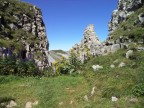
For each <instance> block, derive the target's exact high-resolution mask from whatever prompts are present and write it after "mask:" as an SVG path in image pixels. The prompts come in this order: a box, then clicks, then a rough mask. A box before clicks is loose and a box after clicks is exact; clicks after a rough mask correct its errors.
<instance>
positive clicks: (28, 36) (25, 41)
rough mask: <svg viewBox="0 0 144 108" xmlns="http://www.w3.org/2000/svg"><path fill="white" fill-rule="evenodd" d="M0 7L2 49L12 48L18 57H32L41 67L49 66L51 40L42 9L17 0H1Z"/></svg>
mask: <svg viewBox="0 0 144 108" xmlns="http://www.w3.org/2000/svg"><path fill="white" fill-rule="evenodd" d="M0 7H1V9H0V11H1V14H0V29H1V31H0V35H1V37H0V39H1V41H0V47H1V48H0V49H2V48H3V49H10V50H11V51H12V52H16V55H17V57H20V58H22V59H29V58H32V59H33V60H34V61H35V63H36V64H37V65H38V66H39V67H47V66H48V49H49V42H48V40H47V35H46V28H45V24H44V22H43V19H42V13H41V10H40V9H39V8H38V7H36V6H33V5H30V4H27V3H23V2H20V1H17V0H13V1H11V0H1V1H0ZM9 43H10V44H9ZM18 45H19V46H21V47H20V48H19V46H18ZM11 47H13V50H12V49H11ZM4 51H5V50H3V51H1V53H2V54H4ZM6 53H7V54H8V51H6V52H5V54H6ZM2 54H1V55H2Z"/></svg>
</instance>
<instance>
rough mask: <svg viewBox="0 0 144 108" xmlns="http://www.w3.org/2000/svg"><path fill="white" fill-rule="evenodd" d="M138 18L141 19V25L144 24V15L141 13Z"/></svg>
mask: <svg viewBox="0 0 144 108" xmlns="http://www.w3.org/2000/svg"><path fill="white" fill-rule="evenodd" d="M138 18H139V21H140V23H143V22H144V13H141V14H140V15H139V16H138Z"/></svg>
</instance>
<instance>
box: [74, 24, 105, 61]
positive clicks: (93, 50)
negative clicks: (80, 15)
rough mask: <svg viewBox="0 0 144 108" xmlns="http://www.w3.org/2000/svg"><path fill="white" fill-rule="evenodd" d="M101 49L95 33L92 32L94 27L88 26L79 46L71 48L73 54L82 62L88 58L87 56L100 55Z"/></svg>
mask: <svg viewBox="0 0 144 108" xmlns="http://www.w3.org/2000/svg"><path fill="white" fill-rule="evenodd" d="M101 47H102V44H101V42H100V41H99V39H98V37H97V36H96V33H95V31H94V25H93V24H90V25H88V26H87V27H86V29H85V31H84V38H83V39H82V41H81V43H80V44H75V46H74V47H73V48H72V49H73V50H74V52H75V53H77V54H79V59H80V60H81V61H84V60H85V59H87V58H88V55H89V54H91V55H93V56H95V55H99V54H101V50H100V48H101Z"/></svg>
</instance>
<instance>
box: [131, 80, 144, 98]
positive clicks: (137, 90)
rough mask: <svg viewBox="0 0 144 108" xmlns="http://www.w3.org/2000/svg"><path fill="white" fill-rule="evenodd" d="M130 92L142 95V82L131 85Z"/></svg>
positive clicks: (143, 91) (143, 89)
mask: <svg viewBox="0 0 144 108" xmlns="http://www.w3.org/2000/svg"><path fill="white" fill-rule="evenodd" d="M132 93H133V95H135V96H144V83H141V84H138V85H136V86H135V87H133V89H132Z"/></svg>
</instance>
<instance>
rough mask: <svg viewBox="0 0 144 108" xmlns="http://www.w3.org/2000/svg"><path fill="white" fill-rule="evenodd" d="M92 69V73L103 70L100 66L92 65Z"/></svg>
mask: <svg viewBox="0 0 144 108" xmlns="http://www.w3.org/2000/svg"><path fill="white" fill-rule="evenodd" d="M92 68H93V70H94V71H98V70H100V69H103V67H102V66H100V65H93V66H92Z"/></svg>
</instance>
